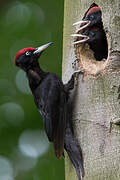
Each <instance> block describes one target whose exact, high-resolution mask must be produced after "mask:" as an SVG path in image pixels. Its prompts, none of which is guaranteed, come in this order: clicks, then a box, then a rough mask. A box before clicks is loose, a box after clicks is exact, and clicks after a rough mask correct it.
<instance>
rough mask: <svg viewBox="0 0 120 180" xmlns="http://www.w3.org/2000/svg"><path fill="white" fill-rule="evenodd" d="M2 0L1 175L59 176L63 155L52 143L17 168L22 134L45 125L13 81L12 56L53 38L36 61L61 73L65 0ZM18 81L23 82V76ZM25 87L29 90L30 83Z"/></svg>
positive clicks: (19, 179)
mask: <svg viewBox="0 0 120 180" xmlns="http://www.w3.org/2000/svg"><path fill="white" fill-rule="evenodd" d="M0 3H1V7H0V8H1V9H0V10H1V11H0V167H2V168H3V169H2V170H0V179H1V180H3V179H4V180H48V179H49V180H50V179H51V180H62V179H64V163H63V160H62V159H60V160H57V159H56V158H55V156H54V152H53V146H52V145H50V147H49V151H47V152H46V153H44V154H43V155H42V156H39V157H37V159H36V160H37V161H36V163H35V165H34V166H33V167H32V168H28V169H27V170H24V167H23V168H18V166H20V162H21V164H22V163H23V164H24V162H22V161H23V159H24V160H25V158H26V156H25V154H23V157H24V158H23V157H22V155H20V156H18V154H22V152H21V151H20V149H19V138H20V136H21V134H22V133H23V132H25V131H26V130H30V131H32V130H33V131H36V130H37V131H40V130H43V129H44V127H43V123H42V119H41V117H40V114H39V112H38V110H37V108H36V106H35V105H34V102H33V97H32V95H31V94H30V93H23V92H22V91H20V89H19V88H18V87H17V85H16V81H17V80H16V75H17V73H18V71H19V69H18V68H17V67H15V65H14V58H15V55H16V53H17V52H18V51H19V50H20V49H22V48H24V47H31V46H32V47H38V46H40V45H43V44H45V43H48V42H51V41H52V42H54V44H53V45H52V46H51V47H49V48H48V49H47V50H46V51H45V52H44V53H43V54H42V57H41V58H40V60H39V62H40V65H41V67H42V68H43V69H44V70H45V71H52V72H55V73H56V74H58V75H59V76H60V75H61V60H62V29H63V0H62V1H56V0H46V1H42V0H34V1H33V0H29V1H28V0H20V1H19V0H18V1H15V0H11V1H1V2H0ZM23 78H25V77H23ZM21 81H22V82H21V83H23V79H22V80H21ZM24 81H25V79H24ZM17 83H18V84H19V81H17ZM26 88H27V87H26ZM25 91H27V92H28V89H27V90H25ZM12 103H14V105H15V104H17V105H18V106H20V107H21V108H22V110H23V111H24V118H23V120H21V119H20V117H21V116H20V117H19V112H18V113H17V111H16V109H15V110H14V106H13V107H12V106H11V104H12ZM6 104H7V105H8V106H6ZM7 107H9V108H8V109H7ZM11 109H12V110H11ZM11 111H12V112H11ZM18 120H19V121H18ZM21 157H22V158H21ZM27 158H28V159H29V158H31V157H29V156H27ZM1 159H4V160H6V162H8V164H9V163H10V165H9V166H8V167H9V168H10V167H11V168H12V170H11V171H10V172H11V173H12V175H11V176H10V175H9V170H10V169H9V168H8V167H6V166H5V165H3V164H2V161H1ZM3 162H4V161H3ZM30 164H31V161H30ZM21 166H22V165H21ZM24 166H25V167H26V165H25V164H24ZM21 169H22V170H21ZM3 171H5V173H6V174H8V176H6V177H7V178H5V177H3V176H4V172H3Z"/></svg>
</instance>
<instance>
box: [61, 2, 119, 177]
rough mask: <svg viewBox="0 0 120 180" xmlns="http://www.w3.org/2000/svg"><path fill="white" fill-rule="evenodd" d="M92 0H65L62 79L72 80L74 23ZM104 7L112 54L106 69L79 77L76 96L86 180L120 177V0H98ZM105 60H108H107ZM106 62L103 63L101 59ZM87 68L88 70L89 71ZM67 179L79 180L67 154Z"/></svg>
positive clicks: (77, 127) (77, 130)
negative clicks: (117, 123) (113, 123)
mask: <svg viewBox="0 0 120 180" xmlns="http://www.w3.org/2000/svg"><path fill="white" fill-rule="evenodd" d="M92 2H93V1H91V0H89V1H88V0H65V6H64V35H63V66H62V70H63V81H64V82H66V81H68V80H69V79H70V75H71V74H72V72H73V70H72V62H73V61H74V60H75V49H74V46H73V38H72V37H71V36H70V35H71V34H73V33H74V32H75V28H74V27H73V26H72V24H73V23H75V22H77V21H79V20H81V19H82V17H83V15H84V13H85V12H86V10H87V9H88V8H89V6H90V5H91V4H92ZM96 3H97V4H98V5H99V7H100V8H101V10H102V20H103V24H104V29H105V31H106V35H107V40H108V48H109V55H108V59H107V61H106V62H107V65H105V66H106V67H105V68H104V70H103V71H100V73H96V74H99V75H96V76H94V75H93V74H94V73H93V74H89V73H88V75H86V76H84V80H83V77H82V76H81V75H80V76H79V81H78V86H77V89H76V91H75V92H74V93H75V96H74V109H73V116H72V117H73V122H74V124H75V126H74V130H75V134H76V136H77V138H78V140H79V143H80V145H81V148H82V150H83V156H84V167H85V177H84V180H120V128H119V126H117V125H113V126H112V130H111V132H110V124H111V122H113V121H114V122H119V120H120V1H119V0H111V1H110V0H104V1H102V0H97V1H96ZM106 62H105V63H106ZM102 63H103V62H102ZM86 71H87V70H86ZM65 177H66V180H75V179H76V180H77V177H76V174H75V170H74V168H73V167H72V165H71V162H70V160H69V159H68V157H67V155H66V157H65Z"/></svg>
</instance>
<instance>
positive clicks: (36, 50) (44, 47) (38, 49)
mask: <svg viewBox="0 0 120 180" xmlns="http://www.w3.org/2000/svg"><path fill="white" fill-rule="evenodd" d="M51 44H52V42H50V43H47V44H44V45H42V46H40V47H38V48H36V49H35V51H34V53H33V54H40V53H41V52H43V51H44V50H45V49H46V48H47V47H49V46H50V45H51Z"/></svg>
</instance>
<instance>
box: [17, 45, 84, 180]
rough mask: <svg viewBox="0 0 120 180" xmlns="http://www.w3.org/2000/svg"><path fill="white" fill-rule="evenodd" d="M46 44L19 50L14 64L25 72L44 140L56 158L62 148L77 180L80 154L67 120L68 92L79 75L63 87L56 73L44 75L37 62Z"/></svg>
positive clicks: (59, 155)
mask: <svg viewBox="0 0 120 180" xmlns="http://www.w3.org/2000/svg"><path fill="white" fill-rule="evenodd" d="M50 45H51V43H48V44H45V45H43V46H40V47H38V48H33V47H28V48H24V49H22V50H20V51H19V52H18V53H17V55H16V58H15V65H16V66H18V67H20V68H21V69H23V70H24V71H25V72H26V75H27V78H28V81H29V86H30V89H31V91H32V95H33V97H34V102H35V104H36V106H37V108H38V110H39V112H40V114H41V116H42V118H43V123H44V127H45V131H46V134H47V136H48V139H49V141H50V142H53V145H54V151H55V155H56V157H57V158H59V157H63V156H64V152H63V151H64V149H65V150H66V151H67V153H68V156H69V158H70V160H71V162H72V164H73V166H74V167H75V169H76V173H77V176H78V179H79V180H80V179H81V177H83V176H84V167H83V156H82V151H81V148H80V146H79V145H78V143H77V140H76V138H75V137H74V134H73V131H72V128H71V125H70V124H71V123H70V120H69V119H68V118H67V117H68V115H67V114H68V107H67V102H68V99H69V92H70V90H72V89H73V88H74V78H75V76H76V74H78V73H80V72H74V74H73V75H72V77H71V79H70V80H69V81H68V83H67V84H63V82H62V81H61V79H60V78H59V77H58V76H57V75H56V74H54V73H52V72H44V71H43V70H42V69H41V68H40V65H39V62H38V59H39V57H40V56H41V54H42V52H43V51H44V50H45V49H46V48H47V47H48V46H50Z"/></svg>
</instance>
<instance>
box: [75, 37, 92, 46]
mask: <svg viewBox="0 0 120 180" xmlns="http://www.w3.org/2000/svg"><path fill="white" fill-rule="evenodd" d="M88 39H89V37H88V36H87V38H85V39H82V40H79V41H75V42H74V43H73V44H79V43H84V42H86V41H87V40H88Z"/></svg>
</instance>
